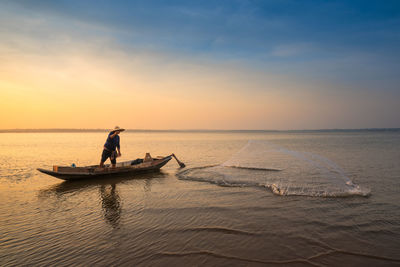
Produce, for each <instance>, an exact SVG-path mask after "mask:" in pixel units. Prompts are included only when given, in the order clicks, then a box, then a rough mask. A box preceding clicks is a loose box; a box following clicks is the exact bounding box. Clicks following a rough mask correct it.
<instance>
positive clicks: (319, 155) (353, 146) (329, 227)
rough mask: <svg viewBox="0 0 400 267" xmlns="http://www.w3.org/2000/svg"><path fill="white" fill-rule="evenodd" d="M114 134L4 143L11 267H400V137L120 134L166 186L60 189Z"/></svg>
mask: <svg viewBox="0 0 400 267" xmlns="http://www.w3.org/2000/svg"><path fill="white" fill-rule="evenodd" d="M106 136H107V133H105V132H82V133H79V132H78V133H0V137H1V138H0V202H1V205H0V265H1V266H14V265H18V266H22V265H26V266H39V265H40V266H43V265H57V266H70V265H81V266H93V265H97V266H110V265H114V266H133V265H135V266H140V265H142V266H200V265H201V266H221V265H224V266H265V265H267V266H269V265H282V264H284V265H290V266H309V265H312V266H314V265H315V266H326V265H328V266H345V265H346V266H349V265H350V266H366V265H369V266H390V265H400V196H399V193H400V131H353V132H352V131H342V132H340V131H339V132H123V133H122V134H121V150H122V158H118V160H119V161H124V160H131V159H136V158H139V157H143V156H144V154H145V152H151V154H152V155H153V156H159V155H167V154H171V153H175V154H176V155H177V156H178V158H179V159H180V160H181V161H183V162H184V163H185V164H186V166H187V167H186V168H184V169H179V166H178V164H177V163H176V162H173V161H171V162H170V163H168V164H167V165H166V166H165V167H163V169H162V171H161V172H160V173H149V174H141V175H139V176H129V177H114V178H113V177H109V178H105V179H100V180H95V181H78V182H63V181H62V180H59V179H56V178H53V177H50V176H47V175H45V174H42V173H39V172H38V171H37V170H36V168H38V167H41V168H49V169H51V168H52V165H71V164H72V163H75V164H76V165H77V166H84V165H92V164H98V162H99V160H100V155H101V152H102V145H103V144H104V141H105V138H106Z"/></svg>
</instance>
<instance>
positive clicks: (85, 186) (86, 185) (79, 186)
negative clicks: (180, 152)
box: [39, 171, 168, 196]
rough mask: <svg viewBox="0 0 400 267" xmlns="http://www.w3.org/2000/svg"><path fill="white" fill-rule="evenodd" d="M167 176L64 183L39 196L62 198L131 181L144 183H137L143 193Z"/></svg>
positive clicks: (117, 177) (150, 175)
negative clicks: (153, 181)
mask: <svg viewBox="0 0 400 267" xmlns="http://www.w3.org/2000/svg"><path fill="white" fill-rule="evenodd" d="M167 176H168V174H167V173H164V172H162V171H160V172H153V173H143V174H136V175H134V176H132V175H127V174H125V175H123V174H119V175H115V176H114V175H113V176H109V177H105V178H99V179H94V180H90V179H86V180H78V181H64V182H61V183H59V184H56V185H52V186H50V187H48V188H46V189H43V190H41V191H40V193H39V195H40V196H44V195H55V196H62V195H64V194H67V193H75V192H80V191H86V190H89V189H91V188H93V187H98V186H102V185H112V184H114V185H117V184H120V183H132V182H133V181H136V180H138V181H144V182H145V183H144V185H143V182H141V183H138V184H141V185H143V188H144V190H145V191H149V190H151V182H152V180H154V179H160V178H165V177H167Z"/></svg>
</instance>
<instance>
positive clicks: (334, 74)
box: [0, 0, 400, 128]
mask: <svg viewBox="0 0 400 267" xmlns="http://www.w3.org/2000/svg"><path fill="white" fill-rule="evenodd" d="M1 6H2V7H3V8H4V9H3V12H4V14H5V13H7V14H8V15H9V16H12V15H14V14H18V15H19V16H22V17H26V18H32V19H37V20H39V21H40V22H39V23H38V24H37V28H35V27H32V26H29V27H28V26H27V25H26V24H23V23H21V24H19V22H15V23H3V25H1V27H2V28H3V33H4V32H6V33H8V35H5V36H7V38H8V39H9V40H11V41H10V44H17V46H18V45H19V46H23V44H22V42H21V41H18V40H20V39H21V38H20V37H15V35H18V32H19V34H20V35H21V36H22V35H24V36H25V37H24V38H27V39H28V40H31V41H36V46H35V48H32V49H34V50H35V49H36V52H37V53H43V47H42V46H47V48H48V49H49V50H50V51H51V50H52V48H54V50H57V49H58V48H59V45H60V43H61V44H62V43H63V42H65V45H68V44H70V43H71V42H74V43H79V42H80V40H82V41H81V43H82V44H85V43H90V42H91V41H93V42H94V43H96V44H97V45H96V49H99V51H100V52H99V53H101V51H102V50H101V47H112V49H114V50H118V51H123V52H124V53H127V54H130V55H131V56H133V57H135V55H137V54H141V53H149V54H156V55H158V54H159V55H162V56H160V58H159V59H157V60H158V61H157V63H158V65H159V66H163V67H159V68H160V69H162V68H164V67H165V68H168V66H169V65H170V64H171V62H180V61H184V62H185V64H191V65H198V66H203V67H204V68H207V66H208V65H211V66H213V67H212V68H215V69H217V71H220V72H221V75H222V76H223V73H224V71H223V70H222V68H224V67H226V66H237V68H238V69H239V70H242V69H243V72H244V73H248V76H246V77H247V79H252V78H254V77H253V75H252V73H258V76H260V77H261V76H263V74H265V75H268V76H269V77H270V76H272V77H278V78H276V79H277V80H279V81H278V83H285V80H286V79H287V80H290V81H291V82H292V83H293V84H296V83H297V84H300V85H301V88H302V89H301V90H307V89H304V88H309V89H308V93H313V92H315V93H318V94H321V95H323V94H324V93H325V92H327V95H329V94H335V95H336V96H337V98H336V99H337V100H338V101H340V100H341V99H347V98H348V97H349V94H351V97H354V100H355V101H356V99H357V97H364V98H368V99H374V98H376V96H377V95H378V96H381V97H382V99H379V101H380V102H379V103H380V104H379V105H382V106H381V109H380V108H379V105H376V106H375V107H374V110H373V111H374V112H381V114H380V115H379V116H377V117H376V118H373V119H371V120H370V121H368V120H365V119H364V120H363V121H365V122H364V123H363V124H357V123H355V121H356V120H357V116H360V115H357V116H356V115H355V116H354V118H353V120H354V122H352V121H351V120H350V121H345V120H343V121H342V122H341V121H340V118H338V119H337V121H335V122H334V123H332V124H331V125H330V124H324V125H320V124H315V125H313V123H312V121H308V122H307V123H306V124H304V128H313V127H316V128H318V127H319V125H320V126H321V127H328V128H341V127H343V128H351V127H352V125H354V127H400V120H398V119H397V118H396V116H394V115H393V112H399V111H400V108H399V107H397V106H400V105H398V104H397V102H400V88H399V85H400V63H399V62H400V1H389V0H387V1H317V0H314V1H290V0H281V1H277V0H276V1H274V0H271V1H268V0H267V1H50V0H49V1H5V2H4V1H3V3H1V4H0V7H1ZM4 14H3V15H4ZM27 28H28V30H26V29H27ZM9 36H11V37H9ZM13 38H15V40H14V39H13ZM18 38H20V39H18ZM17 39H18V40H17ZM71 40H72V41H71ZM104 40H107V41H104ZM37 44H42V45H37ZM110 44H112V45H110ZM99 47H100V48H99ZM47 48H46V49H47ZM22 49H23V48H21V49H20V50H22ZM107 49H109V48H107ZM142 51H143V52H142ZM54 53H56V52H54ZM215 66H217V67H215ZM165 68H164V70H163V71H165ZM182 68H185V67H184V66H183V67H182ZM153 70H157V67H154V68H153ZM258 76H257V78H256V79H258ZM246 77H244V78H243V79H246ZM260 79H261V78H260ZM261 83H262V81H260V84H261ZM315 84H317V85H315ZM325 84H326V86H324V85H325ZM278 87H279V86H278ZM290 87H291V88H293V85H292V86H290ZM238 90H243V92H245V91H248V90H250V91H251V90H264V89H263V86H261V85H260V86H257V88H256V89H249V88H242V89H238ZM265 90H268V89H265ZM281 90H289V91H290V90H296V89H285V88H284V86H283V87H281ZM332 90H333V91H335V92H332ZM329 91H331V92H330V93H329ZM342 91H343V92H347V93H344V94H343V95H342V96H341V95H340V92H342ZM349 92H351V93H349ZM324 100H325V101H328V100H329V97H328V96H327V97H326V99H324ZM318 101H323V100H321V99H318ZM368 101H372V100H368ZM355 105H357V104H355ZM359 105H362V103H361V104H359ZM396 105H397V106H396ZM315 109H318V107H317V106H316V107H315ZM362 110H368V109H367V108H366V107H364V108H363V109H360V110H358V111H357V112H358V113H357V112H356V113H357V114H363V113H364V111H362ZM332 112H333V111H332ZM371 112H372V111H371ZM371 117H374V116H371ZM288 123H290V122H288ZM254 125H255V124H254ZM254 125H253V126H251V127H255V126H254ZM205 127H206V126H205ZM238 127H240V124H239V125H238ZM278 127H284V128H285V126H278ZM298 127H302V126H301V125H298ZM256 128H257V127H256ZM261 128H265V125H264V124H263V126H262V127H261ZM288 128H290V127H288Z"/></svg>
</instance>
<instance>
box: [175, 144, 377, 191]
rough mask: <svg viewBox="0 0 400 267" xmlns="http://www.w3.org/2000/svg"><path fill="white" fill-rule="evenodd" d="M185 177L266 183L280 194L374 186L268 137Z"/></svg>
mask: <svg viewBox="0 0 400 267" xmlns="http://www.w3.org/2000/svg"><path fill="white" fill-rule="evenodd" d="M178 178H179V179H182V180H193V181H201V182H209V183H213V184H217V185H220V186H234V187H262V188H267V189H269V190H271V192H272V193H274V194H276V195H280V196H312V197H350V196H369V195H370V190H369V189H367V188H362V187H361V186H359V185H357V184H355V183H353V181H352V180H351V179H350V178H349V177H348V176H347V175H346V173H345V171H344V170H343V169H342V168H341V167H339V166H338V165H337V164H336V163H334V162H333V161H331V160H329V159H327V158H325V157H322V156H320V155H316V154H313V153H309V152H299V151H293V150H289V149H286V148H283V147H279V146H276V145H274V144H271V143H269V142H265V141H249V142H248V143H247V144H246V145H245V146H244V147H243V148H242V149H241V150H240V151H238V152H237V153H236V154H234V155H233V156H232V157H231V158H230V159H228V160H227V161H226V162H224V163H222V164H220V165H213V166H203V167H196V168H190V169H186V170H184V171H182V172H180V173H178Z"/></svg>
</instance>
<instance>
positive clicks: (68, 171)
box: [37, 153, 175, 180]
mask: <svg viewBox="0 0 400 267" xmlns="http://www.w3.org/2000/svg"><path fill="white" fill-rule="evenodd" d="M174 156H175V155H174V154H172V155H169V156H166V157H157V158H152V157H151V156H150V154H149V153H147V154H146V157H145V158H144V159H136V160H130V161H125V162H119V163H117V164H116V165H115V168H112V166H111V165H110V164H107V165H104V168H100V167H99V165H92V166H85V167H72V166H71V167H70V166H53V170H52V171H51V170H45V169H42V168H38V169H37V170H38V171H40V172H42V173H45V174H48V175H51V176H54V177H56V178H59V179H63V180H80V179H92V178H99V177H105V176H110V175H118V174H135V173H143V172H151V171H159V170H160V169H161V167H163V166H164V165H165V164H167V163H168V161H170V160H171V158H172V157H174Z"/></svg>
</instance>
